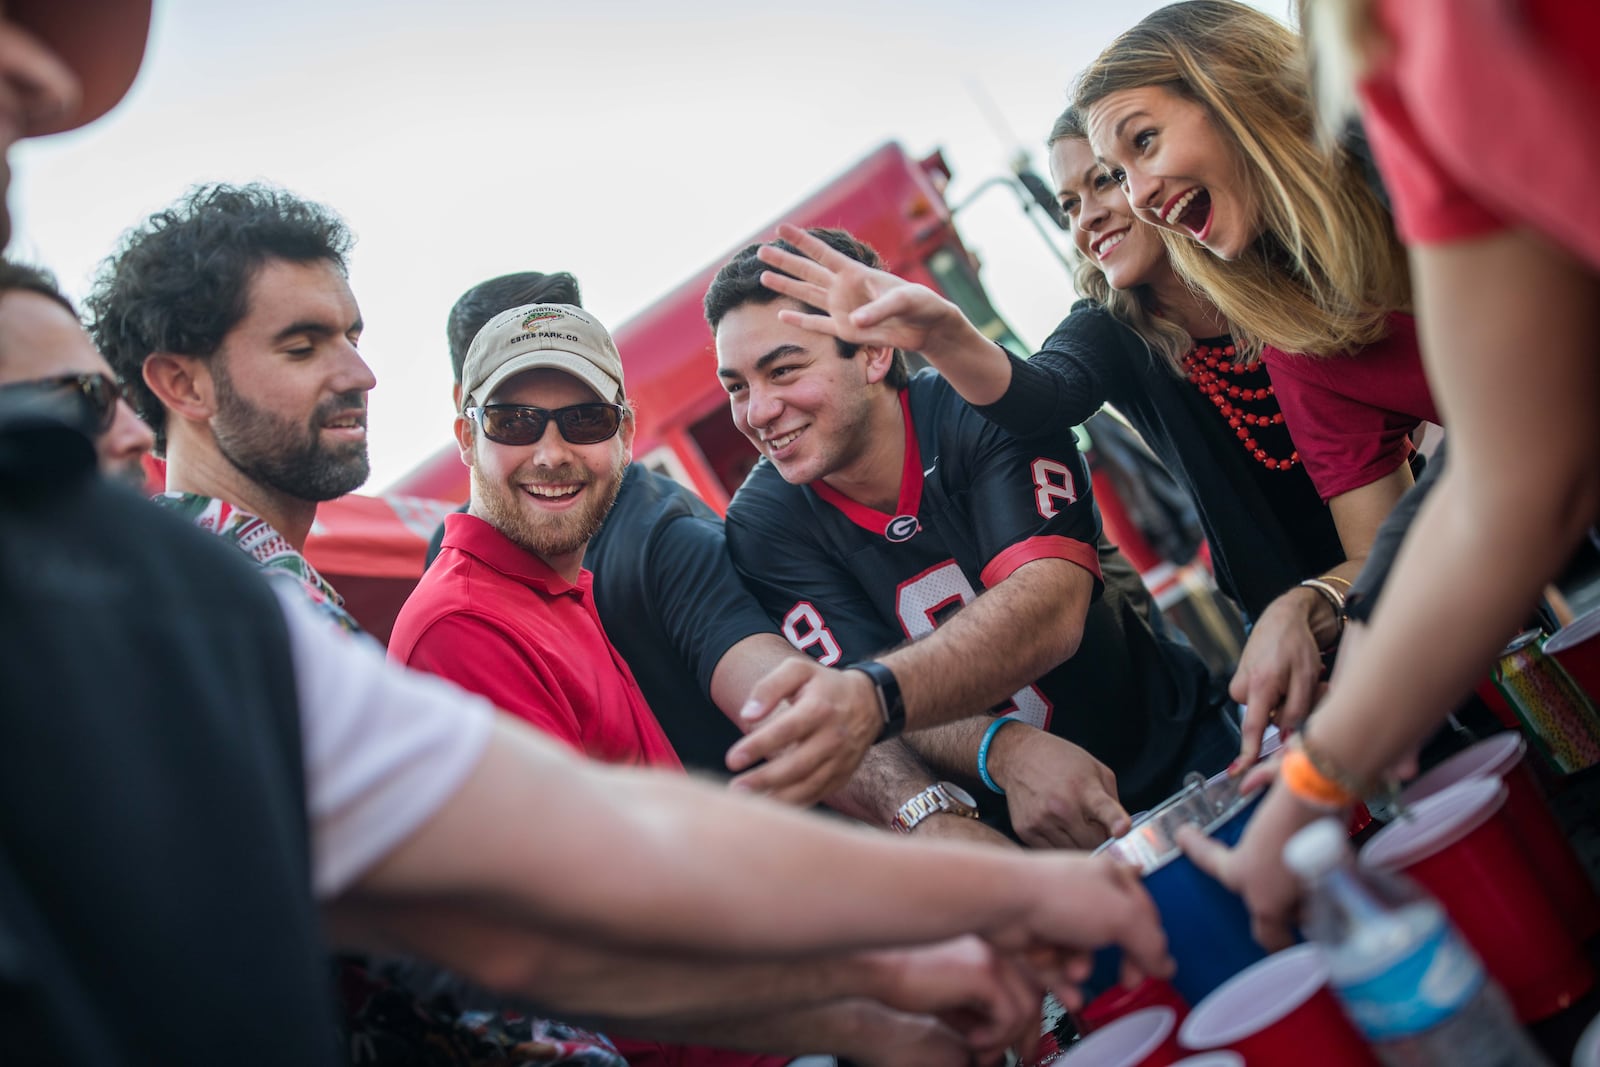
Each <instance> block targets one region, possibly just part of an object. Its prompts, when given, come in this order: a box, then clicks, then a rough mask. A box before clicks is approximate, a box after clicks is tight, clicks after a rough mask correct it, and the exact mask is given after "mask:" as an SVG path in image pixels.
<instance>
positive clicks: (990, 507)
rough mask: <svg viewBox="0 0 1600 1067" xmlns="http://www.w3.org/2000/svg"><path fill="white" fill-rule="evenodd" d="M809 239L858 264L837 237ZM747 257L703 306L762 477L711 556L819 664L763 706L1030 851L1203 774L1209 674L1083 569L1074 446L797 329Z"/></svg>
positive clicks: (1209, 743)
mask: <svg viewBox="0 0 1600 1067" xmlns="http://www.w3.org/2000/svg"><path fill="white" fill-rule="evenodd" d="M812 232H813V233H814V234H815V235H816V236H818V237H819V238H821V239H822V240H823V241H824V242H826V244H827V245H829V246H831V247H832V248H833V249H835V250H837V251H839V252H842V253H844V254H845V255H847V256H849V257H850V258H852V259H855V260H858V261H861V262H866V263H869V264H871V265H876V255H875V254H874V253H873V252H872V250H871V249H869V248H867V247H866V246H865V245H862V244H861V243H860V242H858V241H856V240H855V239H854V238H852V237H850V236H849V235H848V234H844V233H842V232H840V231H827V230H818V231H812ZM759 247H760V246H754V245H752V246H751V247H749V248H747V249H745V250H744V251H743V252H741V253H739V255H737V256H735V257H734V259H733V260H732V261H731V262H729V263H728V264H727V265H726V266H724V267H723V268H722V270H721V271H720V272H719V273H718V275H717V277H716V279H715V280H714V281H713V282H712V284H711V288H710V289H709V291H708V292H707V294H706V300H705V308H706V318H707V321H708V322H709V323H710V325H711V327H712V330H713V331H714V333H715V334H716V341H717V362H718V375H719V376H720V377H721V379H722V381H723V383H724V385H725V386H726V388H727V390H728V393H729V398H730V402H731V406H732V413H733V419H734V422H735V424H736V425H737V426H738V427H739V429H740V431H741V432H743V433H744V434H745V435H746V436H747V437H748V438H749V439H750V440H751V441H752V442H753V443H754V444H755V445H756V447H757V448H758V449H759V450H760V451H761V453H762V455H763V457H764V458H763V461H762V462H761V463H760V464H759V465H758V466H757V467H756V469H755V470H754V471H753V472H752V473H751V475H750V477H749V478H748V479H747V480H746V482H745V484H744V486H743V487H742V488H741V489H740V490H739V492H738V494H737V495H736V496H735V497H734V500H733V502H732V504H731V505H730V506H729V509H728V517H727V532H728V542H729V548H730V550H731V551H732V553H733V557H734V562H735V564H736V565H737V566H738V567H739V569H740V572H741V573H742V574H743V575H744V576H745V579H746V581H747V582H748V583H749V585H750V587H751V589H752V590H753V591H755V593H756V595H757V596H758V597H759V598H761V600H762V601H763V602H764V603H765V604H766V606H767V609H768V611H769V612H771V613H772V614H773V615H774V617H775V618H777V619H778V620H779V621H780V625H781V626H782V628H783V631H784V634H785V636H787V637H788V638H789V639H790V641H791V642H793V643H794V644H796V645H797V646H799V647H800V648H802V649H804V650H806V651H808V652H810V653H811V655H812V656H813V657H814V661H813V662H804V661H800V662H796V663H790V664H785V665H784V666H782V667H780V668H779V669H778V670H777V671H775V672H774V673H773V674H772V675H770V676H769V677H768V678H767V679H764V680H763V682H762V683H760V684H759V685H758V687H757V695H758V697H759V698H760V699H761V700H763V701H770V702H776V701H777V700H779V699H788V700H790V701H791V702H792V703H793V704H794V705H795V706H796V708H797V709H803V708H804V707H806V706H807V705H809V704H810V703H811V702H812V701H824V700H826V701H835V702H844V703H847V704H850V705H851V706H852V707H853V708H854V709H856V710H855V715H856V717H857V719H858V720H859V721H861V722H879V723H882V724H883V727H884V731H883V732H884V733H885V734H889V733H893V732H894V731H895V730H896V729H899V728H904V729H906V730H910V731H915V733H913V734H911V735H909V737H908V739H909V740H910V741H911V742H912V744H913V747H914V748H916V749H918V750H919V751H920V752H921V753H922V754H923V756H924V757H925V758H926V759H927V760H928V761H929V762H930V763H931V764H932V765H933V766H934V768H935V769H936V770H940V771H944V772H946V773H949V774H953V775H964V776H966V777H968V778H974V779H978V780H979V781H981V782H982V783H983V785H984V786H985V787H986V790H985V792H986V794H987V796H988V797H989V798H991V800H990V803H991V805H994V804H995V803H996V801H997V798H998V796H1000V795H1004V796H1005V798H1006V800H1005V803H1006V806H1007V814H1008V815H1009V818H1010V822H1011V825H1012V827H1013V829H1014V831H1015V832H1016V833H1017V834H1018V835H1019V836H1020V837H1021V838H1022V839H1023V840H1024V841H1027V842H1028V843H1030V844H1039V845H1060V846H1068V845H1076V846H1088V845H1093V844H1096V843H1098V842H1099V841H1101V840H1103V839H1104V838H1105V837H1106V836H1107V835H1108V834H1114V833H1117V832H1120V831H1121V830H1123V829H1124V828H1125V827H1126V826H1127V823H1128V816H1127V812H1126V811H1125V810H1124V808H1123V806H1122V804H1126V805H1128V806H1129V807H1132V808H1141V807H1148V806H1151V805H1153V804H1155V803H1158V802H1159V801H1160V800H1162V799H1163V798H1164V797H1166V796H1167V795H1168V794H1170V793H1172V792H1174V791H1175V790H1176V789H1177V788H1179V786H1180V785H1181V783H1182V780H1183V777H1184V775H1185V774H1186V773H1188V772H1189V771H1192V770H1199V771H1203V772H1206V773H1210V772H1213V771H1218V770H1221V769H1222V768H1223V767H1224V766H1225V765H1226V764H1227V762H1228V760H1229V759H1230V758H1231V757H1232V755H1233V753H1234V751H1235V750H1236V748H1237V742H1236V740H1235V736H1234V735H1233V734H1232V733H1231V731H1230V730H1229V729H1228V727H1227V725H1226V724H1225V723H1224V721H1223V719H1222V717H1221V714H1220V712H1219V711H1218V710H1217V709H1215V708H1213V706H1212V703H1211V697H1210V685H1209V679H1208V678H1207V675H1206V671H1205V668H1204V666H1203V665H1202V664H1201V662H1200V660H1199V658H1198V657H1197V656H1195V655H1194V653H1193V652H1191V651H1190V650H1189V649H1187V648H1186V647H1183V646H1182V645H1179V644H1176V643H1174V642H1172V641H1170V640H1167V639H1165V638H1163V637H1161V636H1158V635H1157V634H1156V633H1155V632H1154V631H1153V630H1152V629H1151V624H1150V623H1149V622H1147V621H1146V619H1145V618H1144V617H1143V616H1142V615H1141V613H1140V611H1139V610H1137V608H1136V605H1140V604H1142V603H1143V602H1144V601H1145V599H1146V594H1145V593H1144V591H1143V589H1142V588H1140V587H1138V585H1137V580H1136V579H1134V580H1131V582H1130V580H1129V579H1128V578H1127V577H1124V576H1120V575H1115V574H1103V572H1102V568H1101V552H1100V542H1101V536H1100V522H1099V516H1098V515H1097V513H1096V511H1095V508H1094V504H1093V500H1092V497H1091V495H1090V486H1089V474H1088V470H1087V468H1086V465H1085V464H1084V462H1083V459H1082V457H1081V456H1080V455H1079V454H1078V452H1077V449H1076V445H1075V443H1074V441H1073V438H1072V435H1071V433H1070V430H1069V429H1068V428H1067V427H1063V428H1062V432H1061V434H1060V435H1059V436H1057V437H1056V438H1053V439H1052V438H1044V439H1040V440H1035V441H1030V442H1022V441H1019V440H1017V439H1015V438H1012V437H1011V436H1009V435H1008V434H1006V433H1004V432H1003V431H1001V430H999V429H997V428H996V427H994V426H992V425H991V424H989V423H988V422H986V421H985V420H984V419H983V418H982V417H981V416H979V415H978V413H977V412H976V411H974V410H973V409H972V408H970V407H969V406H968V405H967V404H966V403H965V402H964V401H962V400H961V398H960V397H959V396H957V395H956V394H955V392H954V390H952V389H951V388H950V387H949V385H948V384H947V383H945V382H944V380H943V379H942V378H940V377H938V376H937V375H936V374H934V373H932V372H928V371H925V372H923V373H921V374H918V375H916V376H915V377H909V378H908V376H907V373H906V369H905V362H904V357H903V355H902V354H901V353H900V352H899V351H898V350H896V349H894V348H891V347H887V346H868V345H852V344H847V343H844V342H841V341H836V339H835V338H833V337H830V336H828V335H827V334H825V333H822V332H817V331H815V330H813V329H808V328H807V327H806V326H805V325H802V323H803V321H804V319H803V318H802V316H803V314H804V313H805V312H808V311H809V312H815V311H816V309H815V308H813V307H809V306H808V305H805V304H802V303H801V302H800V301H799V300H796V299H794V298H792V297H788V296H783V295H780V294H779V293H777V292H775V291H773V290H772V289H769V288H767V287H765V286H764V285H763V283H762V274H763V272H764V271H771V270H772V268H771V267H770V266H768V265H767V264H766V263H764V262H763V261H762V259H761V258H759V257H758V248H759ZM781 247H784V248H787V249H788V250H790V251H793V249H792V246H788V245H786V244H785V245H782V246H781ZM908 639H909V640H908ZM835 666H839V667H845V668H846V669H844V670H830V669H828V668H830V667H835ZM985 709H988V713H987V714H983V712H985ZM791 714H792V713H791ZM784 718H788V716H785V717H784ZM782 722H783V720H782V719H780V720H778V721H777V722H775V723H774V724H773V727H774V728H779V727H781V725H782ZM774 733H777V734H779V735H780V736H781V730H779V729H774ZM753 740H754V735H752V737H751V738H747V739H746V742H744V744H747V745H748V744H750V743H751V742H752V741H753ZM1085 750H1087V751H1085ZM1101 761H1103V763H1102V762H1101ZM1119 795H1120V800H1121V802H1122V804H1119V803H1118V797H1119Z"/></svg>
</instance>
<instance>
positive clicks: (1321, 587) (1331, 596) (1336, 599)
mask: <svg viewBox="0 0 1600 1067" xmlns="http://www.w3.org/2000/svg"><path fill="white" fill-rule="evenodd" d="M1300 585H1301V586H1302V587H1303V588H1305V589H1315V590H1316V591H1317V592H1318V593H1320V594H1321V595H1322V598H1323V599H1324V600H1326V601H1327V602H1328V606H1329V607H1331V608H1333V620H1334V624H1335V627H1336V628H1335V629H1334V631H1333V640H1332V641H1330V642H1328V644H1327V645H1326V646H1325V647H1324V648H1323V649H1322V651H1324V652H1326V651H1328V649H1330V648H1332V647H1333V646H1334V645H1337V644H1338V643H1339V639H1340V638H1341V637H1343V636H1344V594H1343V593H1341V592H1339V590H1338V589H1337V588H1335V587H1334V586H1331V585H1329V584H1328V583H1327V582H1325V581H1323V580H1322V579H1321V578H1307V579H1306V580H1305V581H1303V582H1301V583H1300Z"/></svg>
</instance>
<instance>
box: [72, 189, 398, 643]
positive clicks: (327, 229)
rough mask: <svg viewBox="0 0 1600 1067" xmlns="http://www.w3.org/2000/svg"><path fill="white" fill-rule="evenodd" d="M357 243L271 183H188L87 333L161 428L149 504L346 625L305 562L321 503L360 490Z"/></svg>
mask: <svg viewBox="0 0 1600 1067" xmlns="http://www.w3.org/2000/svg"><path fill="white" fill-rule="evenodd" d="M352 243H353V239H352V237H351V235H350V231H349V230H348V229H347V228H346V226H345V224H344V222H343V221H342V220H341V219H340V218H339V217H338V216H337V215H336V214H334V213H333V212H332V211H330V210H329V209H327V208H325V207H323V206H322V205H320V204H315V203H311V202H309V201H306V200H302V199H300V198H299V197H297V196H295V195H294V194H292V193H289V192H287V191H285V190H282V189H276V188H272V187H270V186H266V185H245V186H230V185H212V186H202V187H199V188H196V189H194V190H192V191H191V192H189V193H188V194H187V195H186V196H184V197H183V198H182V199H181V200H179V201H178V202H177V203H176V204H174V205H173V206H171V207H169V208H166V209H164V210H162V211H158V212H157V213H156V214H154V215H152V216H150V218H148V219H146V220H145V221H144V222H143V223H142V224H140V225H139V226H137V227H135V228H134V229H132V230H130V231H129V232H128V233H127V234H126V235H125V236H124V237H123V239H122V242H121V244H120V247H119V248H118V249H117V251H116V252H115V253H113V255H112V256H111V257H110V258H109V259H108V260H107V261H106V263H105V265H104V267H103V268H102V270H101V273H100V276H99V278H98V279H97V281H96V283H95V287H94V290H93V292H92V293H91V294H90V296H89V300H88V308H89V312H90V314H91V316H92V317H93V327H92V328H93V332H94V337H95V340H96V342H97V343H98V345H99V346H100V350H101V351H102V352H104V353H105V354H106V357H107V358H108V359H109V360H110V361H111V364H112V366H113V367H115V368H116V370H117V373H118V375H119V376H120V377H121V378H122V379H123V380H124V381H125V382H127V383H128V384H129V387H130V389H131V391H132V394H133V397H134V400H135V403H136V404H137V406H138V407H139V410H140V413H141V414H142V415H143V416H144V418H145V420H146V421H147V422H149V423H150V425H151V426H152V427H153V428H154V429H155V431H156V434H157V437H158V441H157V446H158V449H160V450H162V451H163V452H164V454H165V456H166V460H167V491H166V493H164V494H163V495H161V496H160V497H158V498H157V499H158V501H159V502H160V503H162V504H164V505H166V506H168V507H171V508H174V509H175V510H177V511H178V512H180V513H181V514H183V515H185V516H186V517H188V518H189V519H190V520H191V521H193V522H195V523H196V524H197V525H199V526H201V527H202V528H204V529H208V530H212V531H213V532H216V533H218V534H221V535H222V536H224V537H226V538H228V539H230V540H232V541H233V542H234V543H235V544H237V545H238V546H239V547H240V548H241V549H243V550H244V551H245V552H247V553H249V554H250V555H251V557H252V558H254V559H255V560H256V562H258V563H260V564H261V565H262V566H264V567H269V568H272V569H275V570H286V571H289V572H290V573H291V574H293V575H294V576H295V577H297V578H299V579H300V582H301V584H302V585H303V586H304V587H305V589H306V590H307V592H308V593H309V595H310V596H311V598H312V600H313V601H315V602H316V603H318V604H319V605H320V606H322V607H323V608H324V609H325V610H326V611H328V612H329V613H331V614H333V615H334V616H335V618H337V619H338V621H339V622H340V623H341V624H343V625H345V626H346V627H347V628H351V629H353V628H355V622H354V620H353V619H351V618H350V617H349V615H348V614H346V613H345V612H344V610H343V607H342V601H341V599H340V597H339V595H338V593H337V592H335V591H334V589H333V587H332V586H330V585H329V584H328V583H327V581H326V580H325V579H323V578H322V576H321V575H319V574H318V573H317V572H316V569H315V568H313V567H312V566H311V564H310V563H309V562H307V561H306V559H305V557H304V556H303V555H302V553H303V552H304V550H305V541H306V536H307V535H308V534H309V533H310V530H311V523H312V521H313V520H314V519H315V518H316V514H317V504H318V503H320V502H321V501H324V500H331V499H333V498H334V497H337V496H342V495H343V494H345V493H348V492H350V491H351V490H352V489H355V488H356V487H357V486H359V485H361V484H362V483H363V482H365V481H366V480H367V473H368V471H369V463H368V460H367V391H368V390H369V389H371V388H372V387H373V386H374V385H376V384H377V379H376V378H374V377H373V374H372V370H371V368H369V367H368V366H367V364H366V362H365V361H364V360H363V359H362V358H361V354H360V352H359V351H358V350H357V347H356V346H357V344H358V342H359V341H360V339H361V329H362V322H361V310H360V308H359V307H357V305H356V299H355V295H354V294H353V293H351V291H350V283H349V280H348V277H347V269H346V262H345V257H346V255H347V254H348V253H349V250H350V246H351V245H352Z"/></svg>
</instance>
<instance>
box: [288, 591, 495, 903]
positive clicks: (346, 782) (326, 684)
mask: <svg viewBox="0 0 1600 1067" xmlns="http://www.w3.org/2000/svg"><path fill="white" fill-rule="evenodd" d="M275 591H276V592H277V593H278V599H279V600H280V601H281V602H282V604H283V612H284V618H285V620H286V621H287V623H288V626H289V643H290V648H291V651H292V653H293V656H294V665H295V687H296V690H297V691H298V693H299V697H300V730H301V742H302V746H303V750H304V755H305V771H306V807H307V809H308V812H309V814H310V819H311V858H312V888H313V890H314V892H315V894H316V896H317V898H318V899H319V900H326V899H329V898H331V897H336V896H338V895H339V894H340V893H342V892H343V891H344V890H346V889H348V888H349V887H350V885H351V883H353V882H355V881H356V880H357V879H358V878H360V877H361V876H362V875H363V874H364V873H366V871H367V870H368V869H370V868H371V867H372V866H373V865H374V864H375V863H377V862H378V861H379V860H381V859H382V858H383V857H384V856H386V855H388V853H389V852H390V851H391V850H392V849H394V848H395V847H396V846H397V845H399V844H400V842H402V841H404V840H405V839H406V838H407V837H409V836H410V835H411V833H412V832H413V831H414V830H416V829H417V827H418V826H420V825H422V823H424V822H425V821H427V819H428V818H429V817H430V816H432V815H433V814H434V813H435V812H437V811H438V810H439V809H440V808H441V807H442V806H443V805H444V803H445V801H447V800H448V799H449V798H450V797H451V796H452V795H454V794H455V791H456V790H457V789H458V788H460V786H461V785H462V783H463V782H464V781H465V780H466V779H467V777H468V775H470V774H471V772H472V769H473V768H474V767H476V766H477V763H478V760H479V759H480V758H481V757H482V755H483V752H484V748H485V747H486V745H487V744H488V740H489V732H490V725H491V723H492V721H493V717H494V714H495V711H494V707H493V705H491V704H490V703H489V702H488V701H486V700H484V699H483V698H482V697H478V696H475V695H473V694H471V693H468V692H466V691H465V690H462V689H460V688H458V687H456V686H454V685H451V684H450V683H449V682H446V681H444V680H443V679H441V678H436V677H434V676H432V675H427V674H421V673H419V672H415V671H408V670H406V669H405V668H404V667H401V666H398V665H396V664H393V663H390V662H388V661H387V660H386V659H385V658H384V655H383V650H382V648H380V647H379V646H378V644H377V642H375V641H372V640H371V639H369V638H365V637H360V636H355V635H352V634H349V633H347V632H345V631H344V630H342V629H340V628H339V627H338V626H336V625H334V624H333V623H332V622H331V621H329V620H327V619H325V618H324V617H322V616H321V615H319V614H318V613H317V611H316V609H315V608H313V607H312V606H311V605H310V604H308V603H306V601H305V599H304V598H303V597H300V596H298V595H296V594H295V593H294V592H293V591H292V590H284V589H281V588H277V587H276V585H275Z"/></svg>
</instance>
